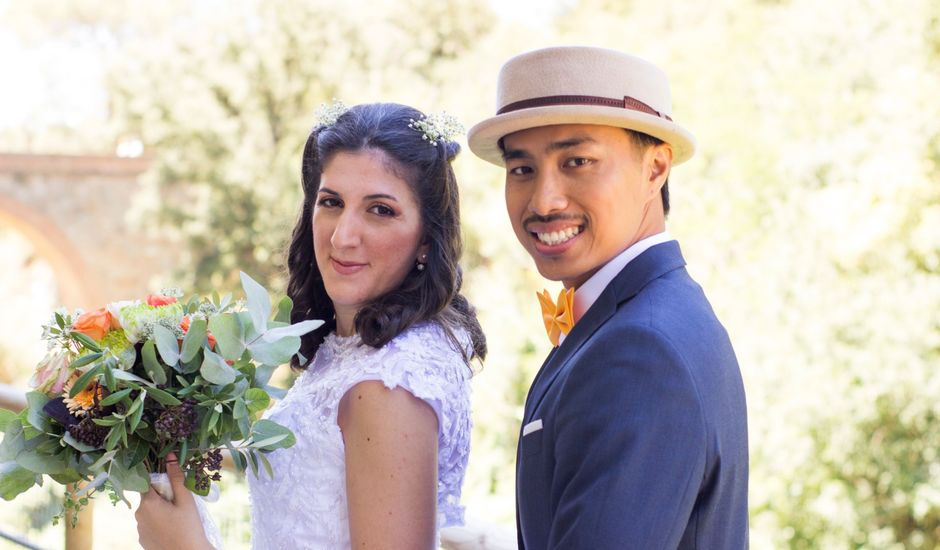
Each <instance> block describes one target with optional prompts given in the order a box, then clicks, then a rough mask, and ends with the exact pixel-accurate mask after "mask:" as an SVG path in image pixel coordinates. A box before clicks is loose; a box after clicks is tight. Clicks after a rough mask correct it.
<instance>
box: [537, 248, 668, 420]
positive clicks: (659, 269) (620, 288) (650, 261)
mask: <svg viewBox="0 0 940 550" xmlns="http://www.w3.org/2000/svg"><path fill="white" fill-rule="evenodd" d="M684 265H685V260H684V259H683V258H682V252H681V251H680V249H679V243H677V242H676V241H669V242H665V243H662V244H658V245H656V246H653V247H650V248H649V249H648V250H646V251H645V252H643V253H642V254H640V255H639V256H637V257H636V258H635V259H634V260H633V261H631V262H630V263H628V264H627V265H626V266H625V267H624V268H623V269H622V270H621V271H620V273H618V274H617V276H616V277H614V278H613V280H612V281H611V282H610V284H608V285H607V288H605V289H604V291H603V292H602V293H601V295H600V296H598V298H597V301H596V302H594V304H593V305H592V306H591V308H590V309H588V311H587V313H585V315H584V317H582V318H581V320H579V321H578V322H577V324H575V326H574V328H573V329H571V332H570V333H568V335H567V336H565V341H564V342H562V343H561V345H560V346H558V347H557V348H554V349H553V350H552V351H551V353H549V355H548V358H546V359H545V363H543V364H542V368H541V369H539V372H538V374H537V375H536V376H535V380H534V381H533V382H532V387H531V388H530V389H529V395H528V397H527V398H526V406H525V414H524V416H523V425H525V423H528V422H530V421H531V416H532V414H533V412H534V411H535V409H536V408H538V406H539V403H541V402H542V398H543V397H544V396H545V393H546V392H547V391H548V388H549V387H550V386H551V385H552V382H554V381H555V378H556V377H557V376H558V374H559V373H560V372H561V370H562V367H563V366H564V365H565V363H567V362H568V359H570V358H571V357H572V356H573V355H574V354H575V353H577V351H578V350H579V349H581V346H583V345H584V344H585V342H587V341H588V340H589V339H590V338H591V336H592V335H593V334H594V333H595V332H596V331H597V329H598V328H600V327H601V325H603V324H604V323H605V322H606V321H607V320H608V319H610V318H611V317H612V316H613V314H614V313H615V312H616V311H617V307H618V306H619V305H620V304H621V303H623V302H625V301H628V300H630V299H631V298H633V297H634V296H636V295H637V294H638V293H639V292H640V291H641V290H643V287H645V286H646V285H648V284H649V283H651V282H652V281H654V280H656V279H658V278H659V277H662V276H663V275H665V274H666V273H668V272H670V271H673V270H675V269H679V268H681V267H683V266H684Z"/></svg>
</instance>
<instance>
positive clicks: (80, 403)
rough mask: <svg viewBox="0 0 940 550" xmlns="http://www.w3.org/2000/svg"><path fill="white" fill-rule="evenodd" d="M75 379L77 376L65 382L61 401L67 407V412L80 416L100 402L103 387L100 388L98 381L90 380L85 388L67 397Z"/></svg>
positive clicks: (102, 395) (102, 396)
mask: <svg viewBox="0 0 940 550" xmlns="http://www.w3.org/2000/svg"><path fill="white" fill-rule="evenodd" d="M77 380H78V378H77V376H76V377H73V378H72V379H71V380H70V381H69V383H68V384H66V386H65V395H66V397H65V398H64V399H63V400H62V402H63V403H64V404H65V406H66V407H68V409H69V412H70V413H72V415H73V416H82V415H84V414H85V412H86V411H89V410H91V409H93V408H95V407H96V406H97V405H98V403H100V402H101V400H102V399H103V398H104V388H102V387H101V385H100V384H98V382H95V381H92V382H91V383H90V384H88V386H86V387H85V389H83V390H82V391H80V392H78V393H77V394H75V397H68V394H69V392H70V391H71V390H72V385H73V384H74V383H75V382H76V381H77Z"/></svg>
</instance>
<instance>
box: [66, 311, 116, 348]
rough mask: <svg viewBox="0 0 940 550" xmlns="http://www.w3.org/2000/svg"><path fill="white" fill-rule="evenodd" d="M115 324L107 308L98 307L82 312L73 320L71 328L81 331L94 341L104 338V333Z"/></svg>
mask: <svg viewBox="0 0 940 550" xmlns="http://www.w3.org/2000/svg"><path fill="white" fill-rule="evenodd" d="M114 326H116V321H115V319H114V318H113V317H112V316H111V312H110V311H108V310H107V308H103V307H100V308H98V309H96V310H94V311H88V312H86V313H82V314H81V315H80V316H79V317H78V319H75V322H74V323H72V330H74V331H75V332H81V333H82V334H84V335H85V336H88V337H89V338H91V339H92V340H94V341H96V342H97V341H99V340H101V339H102V338H104V335H105V334H107V333H108V331H109V330H111V328H112V327H114Z"/></svg>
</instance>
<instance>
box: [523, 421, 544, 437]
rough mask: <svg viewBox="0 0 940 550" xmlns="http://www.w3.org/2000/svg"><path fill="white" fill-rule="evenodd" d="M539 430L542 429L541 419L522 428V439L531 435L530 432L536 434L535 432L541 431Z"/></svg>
mask: <svg viewBox="0 0 940 550" xmlns="http://www.w3.org/2000/svg"><path fill="white" fill-rule="evenodd" d="M541 429H542V419H541V418H538V419H536V420H533V421H532V422H529V423H528V424H526V425H525V426H523V428H522V437H525V436H527V435H529V434H530V433H532V432H537V431H539V430H541Z"/></svg>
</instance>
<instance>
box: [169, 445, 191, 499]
mask: <svg viewBox="0 0 940 550" xmlns="http://www.w3.org/2000/svg"><path fill="white" fill-rule="evenodd" d="M166 475H167V477H169V478H170V485H171V486H172V487H173V500H174V501H175V502H177V503H179V504H182V503H184V502H186V501H187V500H188V501H190V502H191V501H192V497H189V489H187V488H186V476H184V475H183V471H182V470H180V464H179V461H178V460H177V458H176V455H175V454H174V453H170V454H168V455H167V457H166ZM187 497H188V498H187Z"/></svg>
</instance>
